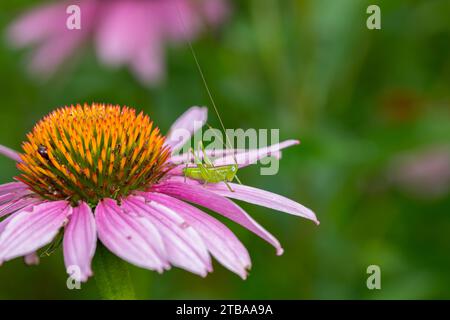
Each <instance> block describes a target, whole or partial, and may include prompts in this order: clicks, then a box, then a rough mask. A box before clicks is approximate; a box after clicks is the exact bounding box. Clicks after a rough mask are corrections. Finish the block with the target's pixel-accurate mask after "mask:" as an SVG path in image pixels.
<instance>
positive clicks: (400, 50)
mask: <svg viewBox="0 0 450 320" xmlns="http://www.w3.org/2000/svg"><path fill="white" fill-rule="evenodd" d="M230 2H231V3H232V5H233V11H232V14H231V16H230V18H229V20H228V21H227V23H225V24H224V25H223V26H222V27H221V28H219V30H217V32H206V33H204V34H203V36H202V37H201V38H200V39H198V40H196V41H195V42H194V47H195V50H196V52H197V55H198V57H199V60H200V63H201V65H202V67H203V69H204V72H205V75H206V77H207V79H208V82H209V85H210V87H211V89H212V91H213V94H214V96H215V99H216V100H217V101H216V102H217V104H218V106H219V109H220V111H221V114H222V117H223V118H224V122H225V125H226V126H227V127H231V128H233V127H236V128H244V129H245V128H252V127H253V128H280V129H281V131H280V137H281V139H288V138H299V139H301V141H302V144H301V145H300V146H298V147H294V148H290V149H288V150H286V151H285V152H284V154H283V160H282V161H281V163H280V171H279V173H278V174H277V175H276V176H260V175H259V170H258V168H257V167H250V168H247V169H245V170H242V174H241V179H242V180H243V181H244V183H245V184H249V185H253V186H257V187H260V188H263V189H267V190H271V191H274V192H277V193H279V194H282V195H285V196H288V197H290V198H293V199H295V200H297V201H299V202H301V203H303V204H304V205H306V206H308V207H310V208H312V209H313V210H314V211H315V212H316V214H317V216H318V218H319V220H320V221H321V225H320V226H318V227H317V226H315V225H314V224H313V223H311V222H309V221H306V220H303V219H299V218H296V217H293V216H289V215H286V214H281V213H278V212H275V211H272V210H269V209H265V208H259V207H256V206H253V205H245V204H242V206H243V207H244V208H245V209H247V210H248V212H249V213H250V214H251V215H252V216H253V217H254V218H255V219H256V220H258V221H259V222H260V223H261V224H262V225H263V226H265V227H267V229H269V230H270V231H271V232H272V233H273V234H274V235H276V236H277V237H278V238H279V240H280V241H281V243H282V244H283V246H284V249H285V254H284V255H283V256H281V257H277V256H276V255H275V253H274V250H273V248H271V247H270V246H269V245H267V244H266V243H264V242H263V241H262V240H260V239H259V238H258V237H257V236H255V235H253V234H251V233H250V232H247V231H246V230H244V229H243V228H241V227H239V226H237V225H234V224H232V223H227V225H228V226H230V228H231V229H232V230H233V231H235V232H236V233H237V235H238V236H239V238H240V239H241V240H242V242H243V243H244V244H245V245H246V246H247V247H248V249H249V252H250V254H251V257H252V261H253V268H252V271H251V273H250V276H249V278H248V280H246V281H242V280H241V279H240V278H239V277H237V276H236V275H234V274H232V273H231V272H229V271H227V270H226V269H225V268H223V267H222V266H220V265H218V264H217V263H215V271H214V272H213V273H212V274H210V275H209V276H208V277H207V278H206V279H202V278H200V277H197V276H195V275H192V274H190V273H188V272H186V271H183V270H179V269H175V268H174V269H173V270H171V271H169V272H166V273H165V274H163V275H159V274H157V273H154V272H151V271H146V270H142V269H138V268H135V267H130V270H131V274H132V277H133V280H134V284H135V287H136V290H137V296H138V298H142V299H148V298H151V299H161V298H162V299H166V298H168V299H173V298H175V299H178V298H205V299H222V298H224V299H228V298H233V299H241V298H244V299H318V298H320V299H325V298H327V299H328V298H332V299H347V298H353V299H381V298H387V299H398V298H401V299H415V298H447V299H448V298H450V288H449V287H450V273H449V270H450V238H449V234H450V216H449V211H450V210H449V209H450V197H449V191H448V190H449V189H448V183H449V179H448V175H449V173H448V166H449V164H448V163H446V161H445V156H444V160H443V161H442V160H441V165H440V166H437V169H436V166H434V167H432V168H431V169H430V168H428V170H429V171H427V169H426V166H427V165H432V164H433V161H434V160H435V159H434V158H433V157H441V158H442V154H444V155H445V154H447V155H448V152H449V150H450V143H449V142H450V108H449V106H450V93H449V87H450V19H449V17H450V1H448V0H424V1H406V0H386V1H360V0H310V1H306V0H305V1H300V0H299V1H294V0H283V1H277V0H250V1H230ZM38 3H41V2H39V1H27V0H20V1H18V0H16V1H14V3H13V2H10V3H6V1H2V3H1V4H0V28H1V30H2V41H1V44H0V70H1V71H0V72H1V77H0V91H1V105H0V143H1V144H4V145H7V146H10V147H12V148H17V149H18V148H20V144H21V141H22V140H24V136H25V134H26V133H27V132H28V131H29V130H30V129H31V128H32V126H33V124H34V123H35V122H36V121H37V120H39V119H40V118H41V117H42V116H43V115H45V114H46V113H47V112H49V111H51V110H52V109H54V108H55V107H57V106H62V105H66V104H72V103H77V102H80V103H82V102H92V101H99V102H110V103H115V104H121V105H130V106H134V107H136V108H137V109H141V110H145V111H146V112H147V113H148V114H150V115H151V117H152V118H153V119H154V120H155V122H156V123H157V124H158V125H159V127H160V128H161V129H162V130H163V131H165V130H167V129H168V128H169V126H170V124H171V123H172V121H173V120H174V119H175V118H176V117H177V116H178V115H179V114H181V113H182V112H183V111H184V110H186V109H187V108H188V107H189V106H192V105H208V106H209V105H210V103H209V101H208V99H207V95H206V93H205V90H204V88H203V86H202V83H201V81H200V77H199V74H198V72H197V70H196V68H195V65H194V62H193V59H192V56H191V53H190V51H189V49H188V47H187V46H177V47H176V48H171V49H168V51H167V55H168V57H167V60H168V77H167V80H166V81H165V82H164V83H163V84H161V85H160V86H158V87H155V88H153V89H148V88H146V87H144V86H142V85H140V84H139V83H138V82H137V81H136V80H135V78H133V76H132V75H131V74H130V73H129V72H128V71H127V70H126V69H121V70H115V71H114V70H110V69H107V68H105V67H104V66H103V65H101V64H100V63H99V62H98V60H97V58H96V57H95V54H94V51H93V48H92V47H89V46H87V47H86V48H84V49H83V50H84V51H83V52H82V53H81V54H79V55H77V57H76V60H77V61H76V63H74V64H73V65H72V64H69V66H68V67H66V68H63V69H62V70H60V72H59V73H58V74H57V75H56V76H55V77H53V78H52V79H50V80H49V81H47V82H45V83H40V82H37V81H35V79H33V78H32V77H30V76H29V75H28V73H27V72H26V69H25V61H26V60H25V59H24V58H25V56H26V53H27V52H28V50H20V51H17V50H12V49H11V48H10V47H9V46H8V45H7V44H6V41H4V32H3V31H4V30H5V28H6V26H7V25H8V24H9V23H10V22H11V21H12V20H13V19H14V18H15V17H17V16H18V15H19V14H20V13H21V12H23V11H24V10H25V9H26V8H30V6H32V5H34V4H38ZM369 4H378V5H379V6H380V7H381V12H382V29H381V30H373V31H372V30H368V29H367V28H366V19H367V17H368V15H367V14H366V8H367V6H368V5H369ZM210 118H211V119H212V120H211V122H212V124H213V125H216V126H218V121H217V118H216V116H215V115H214V114H213V113H212V112H210ZM436 148H437V149H438V150H440V151H439V152H438V153H437V154H438V155H436V152H435V153H433V151H429V150H436ZM429 152H431V154H428V157H427V156H426V155H427V153H429ZM405 154H408V155H409V156H408V159H409V160H408V161H409V162H407V163H405V161H404V155H405ZM421 154H422V156H420V155H421ZM423 155H425V156H423ZM421 157H422V158H421ZM423 157H425V158H423ZM402 159H403V160H402ZM421 159H425V160H422V161H421ZM430 159H431V160H430ZM433 159H434V160H433ZM447 159H448V157H447ZM414 161H416V162H417V161H418V162H419V164H417V165H419V166H420V165H421V166H422V167H423V166H425V169H424V170H425V178H424V179H425V180H426V181H422V179H415V178H414V177H412V178H411V177H410V176H409V175H410V174H411V173H410V172H409V171H408V167H407V166H408V165H411V162H412V163H414ZM420 161H421V163H420ZM436 161H437V160H436ZM438 162H439V161H438ZM442 162H444V163H443V164H442ZM405 168H406V169H405ZM446 168H447V169H446ZM438 169H439V170H438ZM411 170H412V169H411ZM446 170H447V171H446ZM16 174H17V170H16V169H15V165H14V163H12V162H11V161H10V160H8V159H6V158H3V157H1V158H0V183H6V182H9V181H11V178H12V177H13V176H14V175H16ZM433 174H434V175H433ZM399 176H400V178H399ZM401 177H403V178H401ZM446 177H447V179H445V178H446ZM410 178H411V179H412V181H411V179H410ZM436 184H437V185H436ZM371 264H376V265H379V266H380V267H381V271H382V289H381V290H372V291H371V290H368V289H367V287H366V279H367V274H366V268H367V266H368V265H371ZM0 298H2V299H19V298H43V299H93V298H99V295H98V292H97V289H96V285H95V277H94V279H91V280H90V281H89V282H88V283H87V284H84V285H83V286H82V290H72V291H70V290H68V289H67V288H66V274H65V272H64V266H63V259H62V253H61V251H60V250H59V251H58V252H57V253H56V254H54V255H52V256H51V257H49V258H44V259H41V264H40V265H39V266H38V267H27V266H25V265H24V263H23V261H22V259H16V260H14V261H12V262H7V263H5V264H4V265H3V266H2V267H1V268H0Z"/></svg>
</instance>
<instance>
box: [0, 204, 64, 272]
mask: <svg viewBox="0 0 450 320" xmlns="http://www.w3.org/2000/svg"><path fill="white" fill-rule="evenodd" d="M71 211H72V208H71V207H70V205H69V203H68V202H66V201H54V202H46V203H42V204H39V205H36V206H34V207H33V210H32V211H20V212H18V213H15V214H14V215H12V216H10V217H9V218H8V219H7V223H6V224H4V225H3V226H2V228H1V229H3V230H1V233H0V263H1V262H3V261H7V260H11V259H14V258H17V257H20V256H24V255H27V254H30V253H32V252H34V251H36V250H38V249H39V248H41V247H43V246H44V245H46V244H48V243H49V242H51V241H52V240H53V238H54V237H55V236H56V234H57V233H58V231H59V229H60V228H61V227H62V226H63V224H64V222H65V221H67V216H68V215H70V213H71Z"/></svg>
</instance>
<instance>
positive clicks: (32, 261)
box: [24, 252, 40, 266]
mask: <svg viewBox="0 0 450 320" xmlns="http://www.w3.org/2000/svg"><path fill="white" fill-rule="evenodd" d="M24 261H25V264H27V265H29V266H36V265H38V264H39V261H40V259H39V256H38V255H37V254H36V252H32V253H30V254H27V255H26V256H25V258H24Z"/></svg>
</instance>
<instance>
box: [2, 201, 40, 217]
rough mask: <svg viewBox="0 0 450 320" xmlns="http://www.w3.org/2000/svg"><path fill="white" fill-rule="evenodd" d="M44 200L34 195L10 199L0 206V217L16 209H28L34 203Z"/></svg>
mask: <svg viewBox="0 0 450 320" xmlns="http://www.w3.org/2000/svg"><path fill="white" fill-rule="evenodd" d="M43 202H44V201H43V200H42V199H39V198H35V197H24V198H19V199H16V200H12V201H10V202H8V203H5V204H3V205H1V206H0V217H4V216H6V215H8V214H11V213H13V212H16V211H19V210H21V211H30V210H31V209H32V208H33V207H34V206H35V205H37V204H40V203H43Z"/></svg>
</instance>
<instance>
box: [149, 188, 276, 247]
mask: <svg viewBox="0 0 450 320" xmlns="http://www.w3.org/2000/svg"><path fill="white" fill-rule="evenodd" d="M153 190H154V191H156V192H161V193H164V194H168V195H171V196H173V197H175V198H179V199H182V200H186V201H189V202H192V203H195V204H198V205H201V206H203V207H205V208H208V209H211V210H213V211H215V212H217V213H220V214H221V215H223V216H225V217H227V218H229V219H230V220H232V221H234V222H236V223H238V224H240V225H241V226H243V227H245V228H247V229H248V230H250V231H252V232H253V233H255V234H257V235H258V236H260V237H261V238H263V239H264V240H266V241H267V242H269V243H270V244H272V245H273V246H274V247H275V249H276V251H277V254H278V255H281V254H283V248H282V247H281V245H280V243H279V241H278V240H277V239H276V238H275V237H274V236H273V235H271V234H270V233H269V232H268V231H267V230H265V229H264V228H263V227H262V226H261V225H259V224H258V223H257V222H256V221H255V220H254V219H253V218H252V217H250V216H249V215H248V214H247V213H246V212H245V211H244V210H242V208H241V207H239V206H238V205H237V204H235V203H234V202H232V201H231V200H229V199H227V198H225V197H223V196H221V195H218V194H215V193H214V192H211V191H209V190H207V189H205V188H203V187H201V186H197V185H195V184H186V183H183V182H176V181H167V182H165V183H162V184H160V185H157V186H154V188H153Z"/></svg>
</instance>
